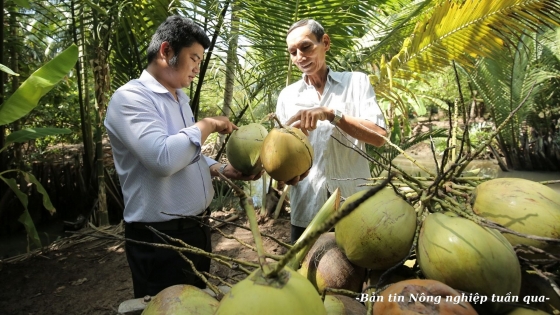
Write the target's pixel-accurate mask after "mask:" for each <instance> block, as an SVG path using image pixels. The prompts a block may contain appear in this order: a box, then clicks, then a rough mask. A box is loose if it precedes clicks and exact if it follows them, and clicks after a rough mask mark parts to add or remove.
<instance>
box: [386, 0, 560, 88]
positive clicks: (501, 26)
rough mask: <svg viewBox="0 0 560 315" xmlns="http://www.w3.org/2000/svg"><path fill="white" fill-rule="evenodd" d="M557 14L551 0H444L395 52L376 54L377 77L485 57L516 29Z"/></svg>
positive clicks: (558, 7) (548, 21)
mask: <svg viewBox="0 0 560 315" xmlns="http://www.w3.org/2000/svg"><path fill="white" fill-rule="evenodd" d="M559 14H560V3H559V2H558V1H556V0H540V1H539V0H492V1H475V0H468V1H466V2H465V3H464V4H463V5H458V4H456V3H453V2H451V1H446V2H444V3H442V4H441V5H440V6H438V7H436V9H435V10H434V11H433V14H432V15H431V16H430V17H429V18H427V19H425V20H423V21H422V22H420V23H418V24H417V25H416V27H415V29H414V32H413V34H412V35H411V36H409V37H408V38H407V39H406V40H405V41H404V43H403V45H402V48H401V51H400V52H399V53H398V54H397V55H395V56H393V57H392V58H391V59H390V60H388V61H385V60H381V62H380V65H379V67H380V73H379V78H378V79H379V81H382V80H384V79H387V78H388V79H389V81H390V80H391V78H392V77H393V76H394V77H400V78H411V75H412V74H414V73H423V72H427V71H437V70H441V69H442V68H444V67H447V66H449V64H450V61H451V60H455V61H457V62H458V63H460V64H462V65H464V66H469V65H473V64H474V58H473V57H478V56H482V57H489V56H491V55H492V53H493V52H495V51H500V50H502V49H503V48H504V46H505V45H507V44H508V43H509V42H510V41H511V38H514V37H517V36H519V34H523V33H526V32H532V30H536V29H540V28H543V27H547V26H558V25H560V23H559V22H558V21H559V19H558V15H559Z"/></svg>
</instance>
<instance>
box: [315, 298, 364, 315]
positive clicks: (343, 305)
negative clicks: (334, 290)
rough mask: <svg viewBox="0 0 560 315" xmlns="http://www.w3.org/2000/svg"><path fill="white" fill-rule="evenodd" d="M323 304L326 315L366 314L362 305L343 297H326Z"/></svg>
mask: <svg viewBox="0 0 560 315" xmlns="http://www.w3.org/2000/svg"><path fill="white" fill-rule="evenodd" d="M324 304H325V309H326V310H327V315H364V314H366V312H367V309H366V307H365V306H364V305H363V304H362V303H360V302H358V301H356V299H353V298H351V297H347V296H344V295H326V296H325V301H324Z"/></svg>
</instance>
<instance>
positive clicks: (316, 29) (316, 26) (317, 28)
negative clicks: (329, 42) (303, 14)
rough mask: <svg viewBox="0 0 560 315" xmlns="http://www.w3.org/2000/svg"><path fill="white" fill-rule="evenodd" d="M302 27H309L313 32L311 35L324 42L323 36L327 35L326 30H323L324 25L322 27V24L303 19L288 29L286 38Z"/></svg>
mask: <svg viewBox="0 0 560 315" xmlns="http://www.w3.org/2000/svg"><path fill="white" fill-rule="evenodd" d="M301 26H307V27H309V30H311V33H312V34H313V35H315V37H316V38H317V40H318V41H322V40H323V35H325V29H324V28H323V25H321V23H319V22H317V21H315V20H313V19H302V20H299V21H297V22H295V23H294V24H292V26H290V28H289V29H288V32H287V33H286V36H288V35H289V34H290V33H291V32H292V31H293V30H294V29H296V28H298V27H301Z"/></svg>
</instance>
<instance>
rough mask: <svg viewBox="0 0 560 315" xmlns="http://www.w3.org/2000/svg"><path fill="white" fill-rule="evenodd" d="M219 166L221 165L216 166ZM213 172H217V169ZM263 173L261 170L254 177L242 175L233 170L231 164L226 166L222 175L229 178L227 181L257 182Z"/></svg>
mask: <svg viewBox="0 0 560 315" xmlns="http://www.w3.org/2000/svg"><path fill="white" fill-rule="evenodd" d="M218 165H220V167H221V165H222V164H218ZM215 171H217V172H218V171H219V167H217V168H216V169H215ZM263 173H264V170H262V171H261V172H260V173H258V174H256V175H244V174H243V173H241V172H240V171H238V170H237V169H235V168H234V167H233V166H232V165H231V164H229V163H228V164H227V165H226V167H225V168H224V170H223V172H222V175H224V176H225V177H227V178H229V179H238V180H257V179H259V178H261V176H262V174H263Z"/></svg>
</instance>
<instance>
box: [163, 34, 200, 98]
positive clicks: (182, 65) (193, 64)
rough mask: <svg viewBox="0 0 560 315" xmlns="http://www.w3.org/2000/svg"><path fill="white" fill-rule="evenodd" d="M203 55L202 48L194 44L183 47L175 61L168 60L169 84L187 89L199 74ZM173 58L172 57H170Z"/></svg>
mask: <svg viewBox="0 0 560 315" xmlns="http://www.w3.org/2000/svg"><path fill="white" fill-rule="evenodd" d="M203 55H204V47H202V45H200V44H199V43H196V42H195V43H194V44H193V45H191V46H190V47H183V49H181V51H180V52H179V56H177V58H176V60H175V61H171V60H172V58H170V59H169V60H168V62H169V65H170V70H171V72H170V76H171V78H170V79H171V80H170V81H171V82H172V83H173V85H174V87H175V88H177V89H179V88H183V87H188V86H189V85H190V84H191V83H192V81H193V80H194V78H195V77H196V76H197V75H198V73H199V72H200V62H201V61H202V57H203ZM172 57H173V56H172Z"/></svg>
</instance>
